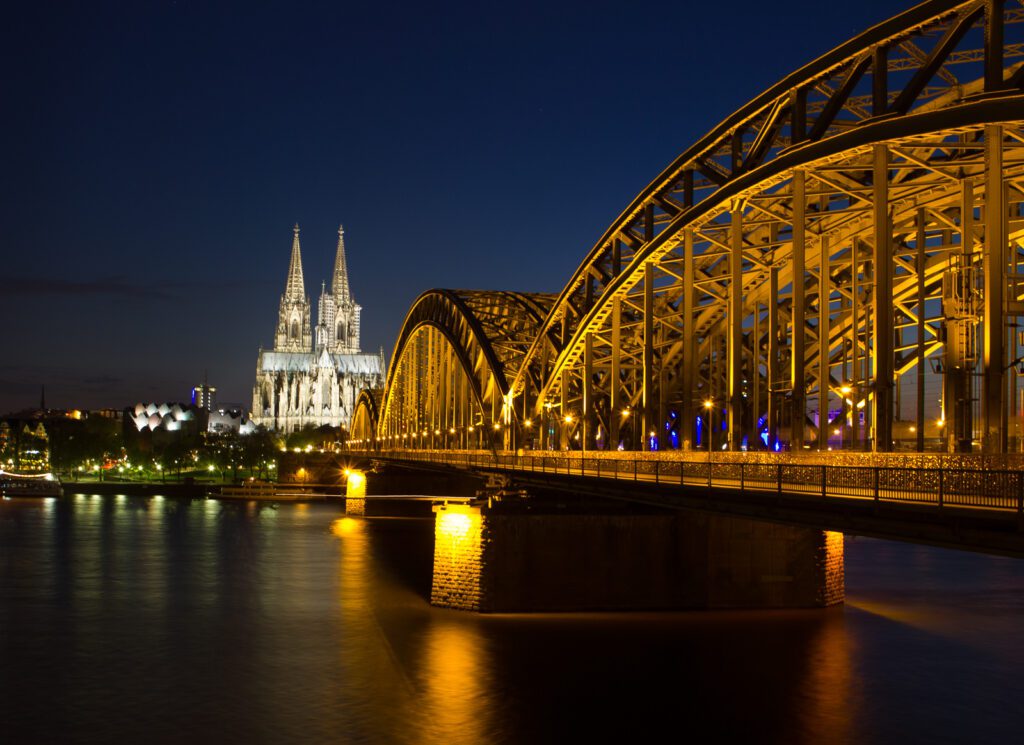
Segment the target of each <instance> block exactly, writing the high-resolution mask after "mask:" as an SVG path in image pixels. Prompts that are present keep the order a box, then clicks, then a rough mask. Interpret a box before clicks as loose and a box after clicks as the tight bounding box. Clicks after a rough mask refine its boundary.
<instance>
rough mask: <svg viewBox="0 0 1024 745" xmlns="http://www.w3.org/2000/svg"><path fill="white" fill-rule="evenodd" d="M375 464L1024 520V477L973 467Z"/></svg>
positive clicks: (435, 458) (397, 453)
mask: <svg viewBox="0 0 1024 745" xmlns="http://www.w3.org/2000/svg"><path fill="white" fill-rule="evenodd" d="M352 452H353V454H358V455H363V456H366V457H371V458H385V459H393V460H404V461H418V462H425V463H434V464H439V465H450V466H459V467H466V468H481V469H492V470H503V471H532V472H538V473H550V474H556V475H563V476H576V477H580V478H599V479H615V480H625V481H635V482H643V483H653V484H662V485H666V486H679V487H698V486H699V487H709V488H712V489H730V490H738V491H740V492H743V493H746V492H751V493H755V492H766V493H767V492H775V493H777V494H783V493H785V494H806V495H813V496H818V497H822V498H842V499H859V500H874V501H885V502H904V503H908V504H918V505H922V504H931V505H935V506H937V507H963V508H976V509H988V510H1000V511H1007V510H1013V511H1016V512H1018V513H1021V515H1022V518H1024V471H1020V470H1009V469H1006V470H1002V469H968V468H906V467H899V468H896V467H888V466H848V465H822V464H801V463H781V462H780V463H761V462H750V463H748V462H743V461H731V462H715V461H701V460H674V459H664V460H662V459H657V458H651V457H650V454H643V455H638V456H637V457H629V456H625V457H622V456H620V457H615V458H602V457H588V456H586V455H585V454H578V455H577V454H573V453H564V454H562V453H560V454H557V455H555V454H529V455H526V454H524V455H518V454H514V453H493V452H489V451H452V452H449V451H418V450H383V451H352Z"/></svg>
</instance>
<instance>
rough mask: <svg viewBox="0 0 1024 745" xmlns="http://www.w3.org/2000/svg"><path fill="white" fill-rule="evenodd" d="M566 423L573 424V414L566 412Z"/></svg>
mask: <svg viewBox="0 0 1024 745" xmlns="http://www.w3.org/2000/svg"><path fill="white" fill-rule="evenodd" d="M565 423H566V424H572V414H566V415H565Z"/></svg>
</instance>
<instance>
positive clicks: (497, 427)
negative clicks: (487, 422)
mask: <svg viewBox="0 0 1024 745" xmlns="http://www.w3.org/2000/svg"><path fill="white" fill-rule="evenodd" d="M499 429H501V425H500V424H498V423H497V422H495V423H494V430H495V431H498V430H499Z"/></svg>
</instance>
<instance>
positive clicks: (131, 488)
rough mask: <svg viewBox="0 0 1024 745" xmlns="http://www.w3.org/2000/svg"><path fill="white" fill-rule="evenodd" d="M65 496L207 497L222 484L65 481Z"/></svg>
mask: <svg viewBox="0 0 1024 745" xmlns="http://www.w3.org/2000/svg"><path fill="white" fill-rule="evenodd" d="M63 486H64V494H65V495H71V494H128V495H131V496H138V497H153V496H156V495H157V494H159V495H162V496H165V497H205V496H207V495H208V494H210V493H211V492H215V491H217V490H218V489H220V484H182V483H166V484H161V483H140V482H138V481H65V482H63Z"/></svg>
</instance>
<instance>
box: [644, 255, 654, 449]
mask: <svg viewBox="0 0 1024 745" xmlns="http://www.w3.org/2000/svg"><path fill="white" fill-rule="evenodd" d="M643 330H644V332H643V333H644V339H643V343H644V350H643V362H642V365H643V369H642V371H641V372H642V375H643V377H642V379H641V381H640V385H641V396H640V398H641V401H642V404H641V405H642V407H643V419H642V427H643V431H642V432H641V433H640V436H641V437H642V438H643V441H644V446H643V448H641V449H642V450H650V449H651V439H650V437H648V433H650V432H652V431H657V428H656V427H655V423H654V420H655V409H656V404H655V399H654V264H652V263H651V262H649V261H648V262H647V263H646V264H644V322H643Z"/></svg>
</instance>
